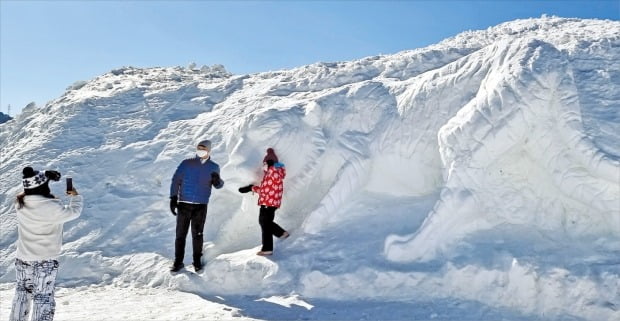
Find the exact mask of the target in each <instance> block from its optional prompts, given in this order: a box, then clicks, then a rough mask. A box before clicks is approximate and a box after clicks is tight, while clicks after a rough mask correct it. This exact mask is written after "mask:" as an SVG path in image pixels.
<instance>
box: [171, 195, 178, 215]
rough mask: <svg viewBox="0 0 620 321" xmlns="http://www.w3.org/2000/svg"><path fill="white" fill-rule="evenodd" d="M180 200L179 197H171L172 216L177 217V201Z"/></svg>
mask: <svg viewBox="0 0 620 321" xmlns="http://www.w3.org/2000/svg"><path fill="white" fill-rule="evenodd" d="M178 200H179V198H178V197H177V196H171V197H170V212H172V215H174V216H176V215H177V211H176V209H177V201H178Z"/></svg>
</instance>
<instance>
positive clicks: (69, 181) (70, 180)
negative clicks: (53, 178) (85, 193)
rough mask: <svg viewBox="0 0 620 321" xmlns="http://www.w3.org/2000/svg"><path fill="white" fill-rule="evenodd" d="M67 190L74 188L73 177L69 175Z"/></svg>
mask: <svg viewBox="0 0 620 321" xmlns="http://www.w3.org/2000/svg"><path fill="white" fill-rule="evenodd" d="M66 180H67V192H70V191H72V190H73V178H71V177H67V179H66Z"/></svg>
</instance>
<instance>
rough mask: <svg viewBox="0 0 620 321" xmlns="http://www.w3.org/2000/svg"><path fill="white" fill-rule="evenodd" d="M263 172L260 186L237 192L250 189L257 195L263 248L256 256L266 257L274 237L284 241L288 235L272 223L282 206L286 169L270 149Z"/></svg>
mask: <svg viewBox="0 0 620 321" xmlns="http://www.w3.org/2000/svg"><path fill="white" fill-rule="evenodd" d="M263 172H264V176H263V180H262V181H261V183H260V186H254V185H248V186H246V187H242V188H240V189H239V191H240V192H242V193H246V192H249V190H250V189H251V190H252V191H253V192H255V193H258V205H259V206H260V211H259V215H258V223H259V224H260V227H261V231H262V240H263V247H262V248H261V250H260V251H259V252H258V253H256V254H257V255H261V256H267V255H272V254H273V236H274V235H275V236H276V237H278V238H280V239H285V238H287V237H289V235H290V234H289V233H288V232H287V231H285V230H284V229H283V228H282V227H280V225H278V224H276V223H275V222H274V221H273V220H274V218H275V213H276V210H277V209H278V208H280V205H281V204H282V194H283V192H284V183H283V180H284V177H285V176H286V169H285V168H284V164H282V163H280V162H278V157H277V156H276V154H275V152H274V150H273V149H272V148H268V149H267V155H265V158H264V159H263Z"/></svg>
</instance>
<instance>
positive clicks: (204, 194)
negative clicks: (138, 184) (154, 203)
mask: <svg viewBox="0 0 620 321" xmlns="http://www.w3.org/2000/svg"><path fill="white" fill-rule="evenodd" d="M210 154H211V141H209V140H203V141H201V142H200V143H198V147H197V150H196V157H194V158H188V159H186V160H184V161H182V162H181V164H180V165H179V167H178V168H177V170H176V172H174V176H172V185H171V186H170V211H171V212H172V214H173V215H175V216H176V217H177V228H176V240H175V242H174V264H173V265H172V268H170V271H172V272H177V271H179V270H181V269H182V268H183V267H184V264H183V258H184V256H185V239H186V238H187V232H188V230H189V227H190V225H191V227H192V248H193V259H194V260H193V265H194V270H195V271H196V272H199V271H200V270H201V269H202V261H201V257H202V242H203V230H204V226H205V220H206V218H207V205H208V204H209V197H210V196H211V187H215V188H217V189H220V188H222V187H223V186H224V181H223V180H222V179H221V178H220V166H219V165H218V164H216V163H215V162H213V161H212V160H211V157H210Z"/></svg>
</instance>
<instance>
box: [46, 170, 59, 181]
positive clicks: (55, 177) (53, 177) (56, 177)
mask: <svg viewBox="0 0 620 321" xmlns="http://www.w3.org/2000/svg"><path fill="white" fill-rule="evenodd" d="M45 176H47V178H49V179H51V180H53V181H56V182H58V181H59V180H60V172H58V171H45Z"/></svg>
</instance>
